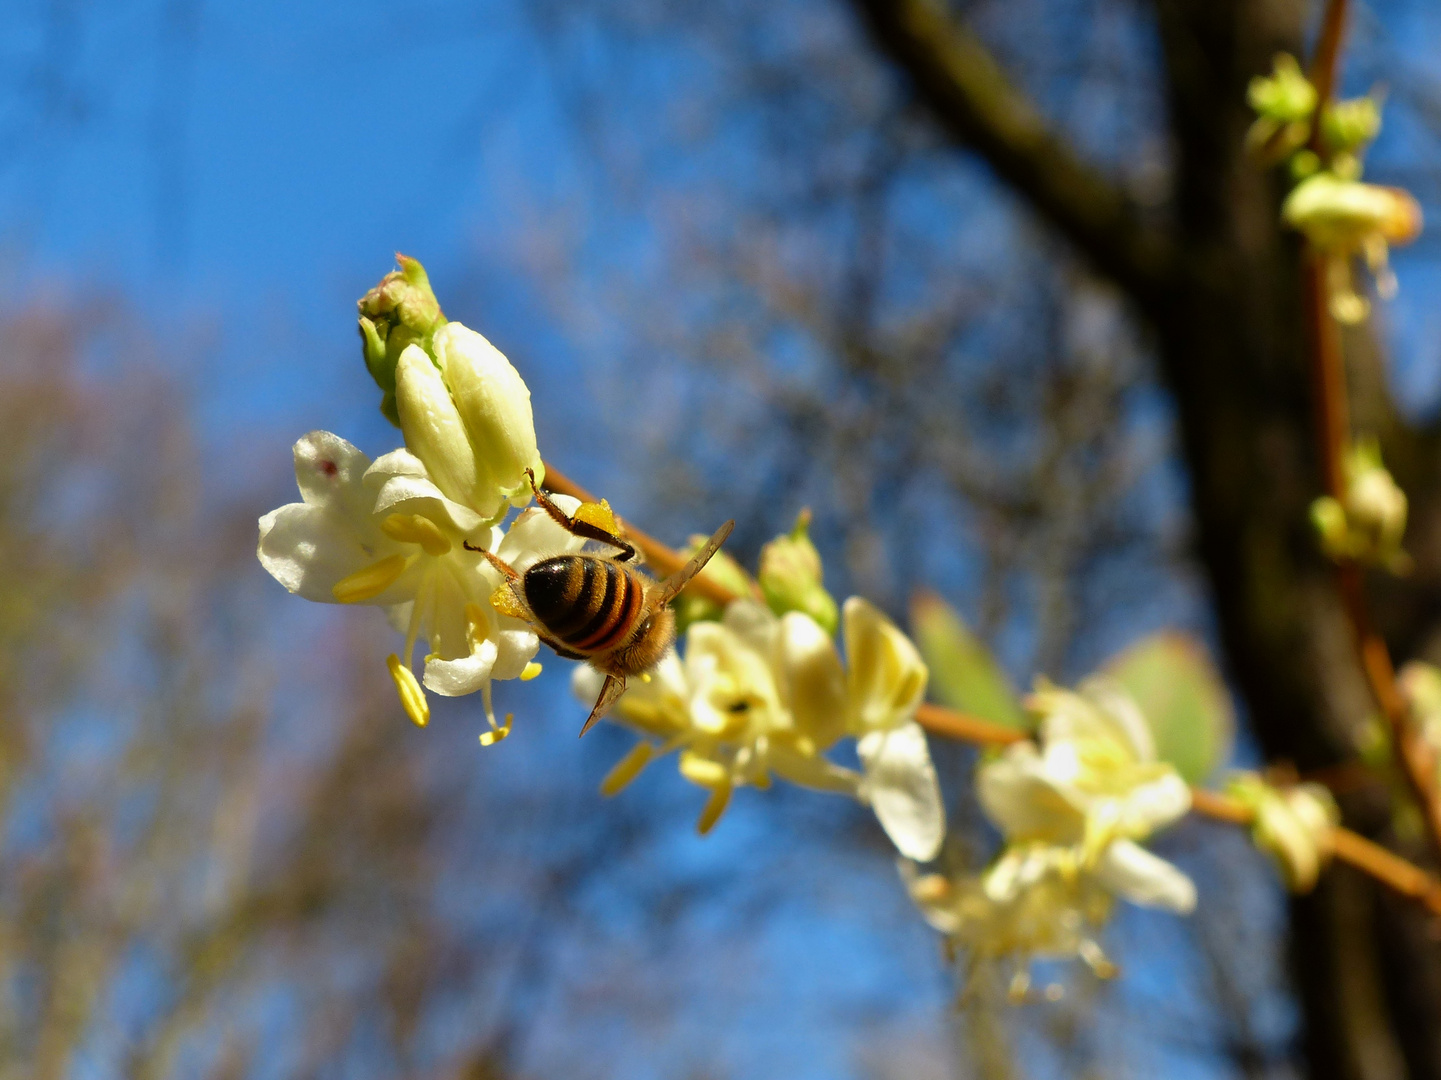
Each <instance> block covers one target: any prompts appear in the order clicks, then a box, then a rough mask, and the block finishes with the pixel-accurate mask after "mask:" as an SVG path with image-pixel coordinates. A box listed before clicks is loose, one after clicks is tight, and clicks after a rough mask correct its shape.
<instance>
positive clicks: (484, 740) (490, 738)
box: [480, 713, 515, 746]
mask: <svg viewBox="0 0 1441 1080" xmlns="http://www.w3.org/2000/svg"><path fill="white" fill-rule="evenodd" d="M514 720H515V713H506V714H505V723H504V724H501V725H500V727H498V728H493V729H492V730H490V731H482V732H481V733H480V745H481V746H494V745H495V744H496V743H498V742H500V740H501V739H503V738H505V737H506V736H507V735H509V734H510V725H511V723H512V722H514ZM492 723H494V721H492Z"/></svg>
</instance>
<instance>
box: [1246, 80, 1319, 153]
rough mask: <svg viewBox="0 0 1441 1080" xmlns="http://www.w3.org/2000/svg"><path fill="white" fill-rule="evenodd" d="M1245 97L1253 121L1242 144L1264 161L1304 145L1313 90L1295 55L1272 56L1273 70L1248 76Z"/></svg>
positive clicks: (1314, 103) (1308, 132)
mask: <svg viewBox="0 0 1441 1080" xmlns="http://www.w3.org/2000/svg"><path fill="white" fill-rule="evenodd" d="M1246 97H1247V100H1248V101H1249V102H1250V103H1251V108H1253V109H1255V110H1256V121H1255V123H1253V124H1252V125H1251V130H1250V131H1248V132H1247V133H1246V146H1247V149H1249V150H1250V151H1251V153H1253V154H1254V155H1256V156H1257V157H1258V158H1260V159H1261V160H1262V161H1265V162H1267V163H1275V162H1279V161H1283V160H1284V159H1285V158H1287V157H1289V156H1290V155H1291V154H1293V153H1295V152H1296V151H1297V150H1300V149H1301V147H1303V146H1305V145H1306V140H1307V139H1309V138H1310V137H1311V114H1312V113H1313V112H1315V109H1316V90H1315V88H1314V87H1313V86H1312V85H1311V84H1310V83H1309V82H1308V81H1307V80H1306V77H1305V76H1304V75H1302V74H1301V69H1300V67H1299V66H1298V65H1297V64H1296V58H1295V57H1293V56H1287V55H1286V54H1284V53H1283V54H1281V55H1280V56H1277V57H1276V66H1275V72H1274V74H1272V75H1270V76H1261V75H1258V76H1257V77H1256V78H1254V79H1252V80H1251V85H1250V87H1249V89H1248V90H1247V94H1246Z"/></svg>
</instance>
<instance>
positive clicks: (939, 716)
mask: <svg viewBox="0 0 1441 1080" xmlns="http://www.w3.org/2000/svg"><path fill="white" fill-rule="evenodd" d="M545 476H546V486H547V487H549V488H550V489H551V490H552V491H555V492H557V493H558V494H562V495H571V496H573V497H575V498H577V499H581V500H584V501H586V502H594V501H595V497H594V496H593V495H591V494H590V492H588V491H586V490H585V488H583V487H581V486H580V485H579V484H577V483H575V482H574V481H572V480H569V479H567V478H566V477H565V476H564V475H563V474H562V473H561V472H559V471H558V470H557V469H555V468H554V467H553V466H552V465H550V464H549V463H548V462H547V463H546V467H545ZM625 532H626V536H627V538H628V539H629V540H630V541H631V542H632V543H634V544H635V546H636V547H638V548H639V549H640V550H641V551H642V552H643V553H644V554H645V557H646V559H647V561H648V562H649V563H650V565H652V566H653V567H655V568H656V569H657V570H658V571H660V572H663V573H670V572H672V570H673V569H674V568H676V567H679V566H682V565H684V563H685V556H683V555H682V554H681V553H680V552H678V551H676V550H675V549H674V548H671V547H669V546H667V545H665V544H663V543H661V542H660V541H659V540H657V539H655V538H654V537H653V536H650V535H648V534H646V533H644V532H642V531H640V530H639V529H637V528H635V527H634V526H632V525H626V526H625ZM688 587H689V588H692V589H695V590H696V591H698V592H703V593H704V595H705V596H707V597H708V598H709V599H712V600H715V601H716V602H717V603H720V604H727V603H730V602H731V601H733V600H738V599H741V597H739V596H738V595H737V594H736V593H734V592H732V591H731V590H729V589H727V588H725V587H724V586H722V585H718V584H715V583H714V582H709V581H706V580H705V579H703V578H696V579H695V580H694V581H692V582H691V584H690V586H688ZM1393 685H1394V683H1393ZM916 722H917V723H919V724H920V725H921V727H923V728H925V729H926V730H927V731H928V732H930V733H931V734H932V735H935V736H938V737H940V738H943V739H952V740H955V741H957V742H966V743H970V744H972V745H976V746H1006V745H1010V744H1012V743H1019V742H1025V741H1026V740H1027V739H1029V738H1030V736H1028V735H1027V734H1026V733H1025V732H1023V731H1018V730H1016V729H1015V728H1010V727H1005V726H1003V725H1001V724H995V723H992V722H991V721H989V720H984V719H982V718H980V717H978V716H971V715H969V714H967V713H963V712H958V711H956V710H954V709H948V708H945V707H944V706H941V705H935V704H932V703H930V702H925V703H923V704H922V705H921V706H920V707H919V708H918V709H917V710H916ZM1191 809H1192V810H1193V811H1194V812H1195V813H1197V814H1199V815H1201V816H1202V817H1207V818H1211V819H1213V820H1215V821H1223V822H1227V823H1229V824H1233V825H1242V826H1249V825H1250V824H1251V823H1252V821H1253V819H1254V815H1253V813H1252V811H1251V810H1250V809H1249V808H1247V807H1246V806H1245V805H1243V804H1242V803H1241V802H1239V801H1238V800H1236V799H1232V798H1229V797H1228V796H1225V795H1219V794H1217V793H1216V792H1214V791H1207V790H1206V789H1204V788H1199V787H1192V788H1191ZM1332 842H1333V851H1332V854H1333V855H1334V857H1335V858H1336V859H1337V860H1339V861H1341V862H1344V863H1346V864H1348V865H1349V866H1352V867H1355V868H1356V869H1358V870H1360V871H1362V872H1363V873H1366V874H1369V875H1370V876H1371V877H1373V878H1375V879H1376V880H1377V881H1379V882H1381V883H1382V884H1383V885H1386V886H1387V887H1388V888H1391V889H1393V890H1394V891H1395V892H1397V893H1399V894H1401V895H1402V896H1406V897H1409V898H1411V899H1413V900H1417V901H1419V902H1420V903H1422V904H1424V905H1425V906H1426V907H1427V908H1428V909H1429V910H1430V911H1432V912H1433V913H1435V914H1438V915H1441V881H1438V880H1437V879H1436V878H1434V877H1432V876H1431V875H1430V874H1428V873H1426V872H1425V871H1424V870H1421V869H1420V868H1419V867H1417V866H1414V865H1413V864H1411V863H1409V862H1407V861H1406V860H1405V859H1403V858H1401V857H1400V856H1398V855H1395V854H1393V853H1392V852H1390V851H1388V850H1386V849H1385V848H1383V847H1381V846H1380V845H1379V844H1374V843H1372V842H1371V841H1370V840H1367V839H1366V838H1365V837H1364V836H1361V835H1359V834H1358V833H1354V832H1352V831H1351V830H1349V829H1345V828H1337V829H1335V830H1334V832H1333V834H1332Z"/></svg>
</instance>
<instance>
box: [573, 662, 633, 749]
mask: <svg viewBox="0 0 1441 1080" xmlns="http://www.w3.org/2000/svg"><path fill="white" fill-rule="evenodd" d="M624 693H625V678H624V677H623V676H620V675H607V676H606V677H605V684H604V685H603V686H602V687H601V688H600V697H598V698H596V701H595V708H593V709H591V710H590V715H589V716H588V717H586V721H585V726H584V727H582V728H581V729H580V733H581V734H582V735H584V734H585V733H586V732H587V731H589V730H590V728H591V725H592V724H594V723H595V722H596V721H597V720H599V719H600V718H601V717H602V716H604V715H605V714H606V713H607V712H609V711H610V707H611V706H612V705H614V704H615V701H616V698H618V697H620V696H621V694H624Z"/></svg>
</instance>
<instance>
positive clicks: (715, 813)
mask: <svg viewBox="0 0 1441 1080" xmlns="http://www.w3.org/2000/svg"><path fill="white" fill-rule="evenodd" d="M730 802H731V786H730V781H726V782H725V783H723V784H720V785H718V786H717V787H715V788H712V789H711V793H710V798H709V799H707V800H706V804H705V809H704V810H702V811H701V812H700V820H699V821H697V822H696V823H695V828H696V832H698V833H700V834H701V835H702V836H704V835H705V834H706V833H708V832H710V831H711V830H712V829H713V828H715V823H716V822H717V821H719V820H720V819H721V815H722V814H724V813H725V812H726V807H727V806H729V805H730Z"/></svg>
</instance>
